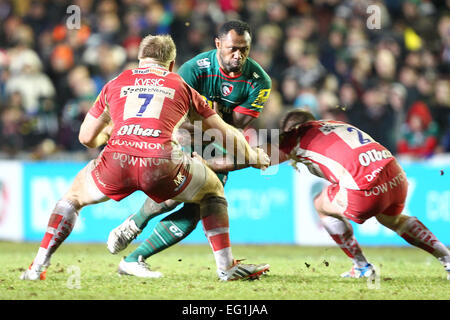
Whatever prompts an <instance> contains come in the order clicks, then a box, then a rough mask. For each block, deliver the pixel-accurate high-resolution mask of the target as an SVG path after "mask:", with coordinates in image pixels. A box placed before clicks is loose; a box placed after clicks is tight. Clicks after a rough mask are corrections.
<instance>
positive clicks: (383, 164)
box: [280, 109, 450, 280]
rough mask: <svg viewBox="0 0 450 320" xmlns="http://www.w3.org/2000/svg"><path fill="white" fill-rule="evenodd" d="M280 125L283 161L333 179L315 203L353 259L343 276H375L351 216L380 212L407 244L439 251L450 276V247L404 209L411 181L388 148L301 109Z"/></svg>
mask: <svg viewBox="0 0 450 320" xmlns="http://www.w3.org/2000/svg"><path fill="white" fill-rule="evenodd" d="M280 127H281V131H282V133H283V134H282V137H281V141H280V160H281V161H283V160H287V159H292V160H294V161H297V162H302V163H304V164H305V165H306V166H307V167H308V169H309V171H310V172H311V173H312V174H314V175H317V176H319V177H322V178H324V179H326V180H328V181H329V182H330V183H331V184H330V185H329V186H328V187H326V188H325V189H324V190H323V191H322V192H321V193H320V194H319V195H318V196H317V197H316V198H315V200H314V206H315V208H316V210H317V212H318V214H319V217H320V220H321V222H322V224H323V226H324V227H325V229H326V230H327V232H328V233H329V234H330V236H331V237H332V238H333V240H334V241H335V242H336V243H337V244H338V245H339V246H340V248H341V249H342V250H343V251H344V252H345V253H346V254H347V256H348V257H349V258H351V259H352V260H353V263H354V265H353V267H352V268H351V270H350V271H349V272H346V273H344V274H342V276H343V277H351V278H360V277H369V276H373V275H374V272H375V270H374V267H373V265H372V264H370V263H369V262H368V261H367V260H366V258H365V257H364V254H363V253H362V250H361V248H360V246H359V244H358V242H357V241H356V239H355V237H354V235H353V229H352V226H351V224H350V223H349V221H348V219H350V220H353V221H354V222H356V223H360V224H361V223H364V221H366V220H367V219H370V218H371V217H375V218H376V219H377V220H378V222H380V223H381V224H382V225H384V226H385V227H387V228H389V229H391V230H393V231H395V232H396V233H397V234H398V235H400V236H401V237H402V238H403V239H405V240H406V241H407V242H408V243H410V244H412V245H414V246H416V247H418V248H421V249H423V250H425V251H427V252H429V253H431V254H432V255H433V256H435V257H436V258H437V259H438V260H439V261H440V263H441V264H442V265H443V266H444V268H445V270H446V271H447V279H449V280H450V251H449V250H448V249H447V248H446V247H445V246H444V245H443V244H442V243H441V242H440V241H439V240H438V239H437V238H436V236H435V235H434V234H433V233H432V232H431V231H430V230H428V229H427V228H426V227H425V226H424V225H423V224H422V223H421V222H420V221H419V220H418V219H417V218H416V217H410V216H406V215H404V214H402V210H403V208H404V207H405V200H406V195H407V189H408V182H407V179H406V175H405V173H404V171H403V170H402V168H401V167H400V165H399V164H398V162H397V160H396V159H395V158H394V157H393V156H392V154H391V153H390V152H389V151H388V150H387V149H386V148H385V147H383V146H382V145H380V144H379V143H378V142H376V141H374V140H373V139H372V138H371V137H370V136H369V135H368V134H367V133H365V132H363V131H361V130H359V129H358V128H356V127H354V126H352V125H349V124H347V123H344V122H339V121H322V120H315V119H314V116H313V115H312V114H311V113H309V112H307V111H303V110H301V109H297V110H293V111H290V112H288V113H287V114H286V115H285V117H284V118H283V119H282V121H281V126H280Z"/></svg>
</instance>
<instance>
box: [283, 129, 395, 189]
mask: <svg viewBox="0 0 450 320" xmlns="http://www.w3.org/2000/svg"><path fill="white" fill-rule="evenodd" d="M280 150H281V151H283V152H285V153H287V154H289V155H290V157H291V159H294V160H296V161H299V162H302V163H304V164H305V165H306V166H307V167H308V170H309V171H310V172H311V173H312V174H314V175H316V176H319V177H322V178H324V179H326V180H328V181H330V182H331V183H336V184H339V185H341V186H343V187H345V188H347V189H353V190H367V189H370V188H371V186H373V185H374V184H376V183H377V176H378V174H379V173H380V172H381V170H382V169H383V167H384V166H386V165H387V164H388V163H389V162H391V161H394V160H395V158H394V157H393V156H392V154H391V153H390V152H389V150H387V149H386V148H385V147H383V146H382V145H381V144H379V143H378V142H376V141H375V140H373V139H372V137H370V136H369V135H368V134H367V133H365V132H363V131H361V130H359V129H358V128H356V127H354V126H352V125H350V124H347V123H344V122H340V121H320V120H319V121H309V122H307V123H305V124H303V125H301V126H299V127H298V128H297V129H295V130H292V131H291V132H290V133H288V134H286V136H285V137H284V138H283V141H281V145H280Z"/></svg>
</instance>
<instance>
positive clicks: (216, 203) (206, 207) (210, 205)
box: [200, 195, 228, 218]
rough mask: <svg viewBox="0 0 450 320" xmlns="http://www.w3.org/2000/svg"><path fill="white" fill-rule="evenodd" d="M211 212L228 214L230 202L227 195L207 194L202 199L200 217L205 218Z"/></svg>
mask: <svg viewBox="0 0 450 320" xmlns="http://www.w3.org/2000/svg"><path fill="white" fill-rule="evenodd" d="M211 214H218V215H228V202H227V200H226V199H225V197H221V196H216V195H206V196H205V197H204V198H203V199H202V200H201V201H200V217H201V218H204V217H207V216H209V215H211Z"/></svg>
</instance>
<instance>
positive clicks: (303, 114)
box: [280, 109, 316, 133]
mask: <svg viewBox="0 0 450 320" xmlns="http://www.w3.org/2000/svg"><path fill="white" fill-rule="evenodd" d="M312 120H316V118H315V117H314V115H313V114H312V113H311V112H309V111H308V110H305V109H294V110H291V111H288V112H287V113H286V114H285V115H284V116H283V117H282V118H281V120H280V130H281V132H282V133H284V132H288V131H291V130H293V129H295V128H296V127H298V126H299V125H301V124H304V123H305V122H308V121H312Z"/></svg>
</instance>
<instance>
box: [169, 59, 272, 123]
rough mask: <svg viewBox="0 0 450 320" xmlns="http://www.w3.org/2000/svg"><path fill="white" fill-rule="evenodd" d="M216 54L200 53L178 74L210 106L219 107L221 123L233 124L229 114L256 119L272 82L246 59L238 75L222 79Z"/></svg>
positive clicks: (179, 70)
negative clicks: (234, 113) (216, 104)
mask: <svg viewBox="0 0 450 320" xmlns="http://www.w3.org/2000/svg"><path fill="white" fill-rule="evenodd" d="M216 53H217V50H211V51H207V52H204V53H201V54H199V55H197V56H195V57H194V58H192V59H190V60H189V61H187V62H185V63H184V64H183V65H182V66H181V67H180V68H179V69H178V71H177V72H178V74H179V75H180V76H181V77H182V78H183V79H184V81H186V82H187V84H189V85H190V86H191V87H192V88H194V89H195V90H197V91H198V92H199V93H200V94H201V95H202V96H203V97H204V98H205V99H206V101H207V102H208V104H209V105H210V106H212V101H216V102H218V103H219V105H220V106H221V107H220V110H219V111H220V112H221V113H222V118H223V119H224V121H225V122H227V123H229V124H233V117H232V114H233V111H236V112H239V113H243V114H246V115H250V116H252V117H255V118H257V117H258V116H259V114H260V112H261V111H262V109H263V107H264V103H265V102H266V101H267V99H268V98H269V94H270V89H271V86H272V81H271V79H270V77H269V75H268V74H267V73H266V72H265V71H264V70H263V68H262V67H261V66H260V65H259V64H258V63H257V62H256V61H255V60H253V59H251V58H247V60H246V62H245V64H244V66H243V69H242V73H241V74H239V75H238V76H236V77H230V76H228V75H226V74H225V73H224V72H223V70H222V69H221V68H220V66H219V62H218V61H217V56H216Z"/></svg>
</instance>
